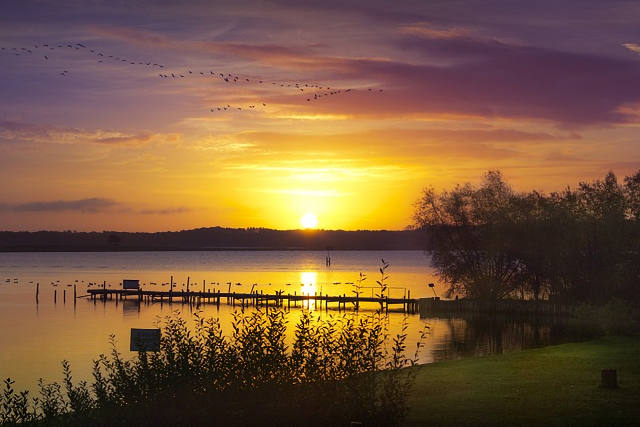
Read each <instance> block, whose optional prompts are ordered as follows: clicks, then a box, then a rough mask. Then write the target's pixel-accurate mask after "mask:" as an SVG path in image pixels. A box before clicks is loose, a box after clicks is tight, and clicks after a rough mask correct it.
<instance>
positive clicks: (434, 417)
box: [406, 337, 640, 427]
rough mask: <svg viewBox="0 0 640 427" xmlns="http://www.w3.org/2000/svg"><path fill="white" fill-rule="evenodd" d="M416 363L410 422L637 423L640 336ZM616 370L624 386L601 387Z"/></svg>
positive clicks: (612, 426)
mask: <svg viewBox="0 0 640 427" xmlns="http://www.w3.org/2000/svg"><path fill="white" fill-rule="evenodd" d="M411 369H417V370H418V373H417V376H416V380H415V386H414V389H413V392H412V393H411V395H410V398H409V407H410V411H409V414H408V416H407V421H406V424H407V425H410V426H425V425H428V426H456V427H458V426H582V427H589V426H608V427H616V426H637V425H638V420H640V405H638V402H640V339H639V338H637V337H636V338H632V337H624V338H623V337H605V338H601V339H597V340H594V341H587V342H581V343H570V344H562V345H558V346H551V347H545V348H538V349H532V350H525V351H519V352H514V353H508V354H504V355H496V356H489V357H478V358H471V359H464V360H455V361H448V362H440V363H434V364H431V365H424V366H421V367H418V368H411ZM601 369H616V370H617V376H618V383H619V388H617V389H605V388H600V387H599V385H600V370H601Z"/></svg>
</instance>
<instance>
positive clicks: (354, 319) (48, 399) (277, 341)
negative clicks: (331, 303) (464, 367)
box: [0, 285, 427, 426]
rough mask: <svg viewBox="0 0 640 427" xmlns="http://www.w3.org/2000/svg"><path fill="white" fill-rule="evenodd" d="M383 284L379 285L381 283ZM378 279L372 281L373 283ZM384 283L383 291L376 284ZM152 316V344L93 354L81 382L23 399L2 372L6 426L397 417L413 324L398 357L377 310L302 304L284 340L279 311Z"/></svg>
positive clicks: (340, 421) (397, 345) (402, 410)
mask: <svg viewBox="0 0 640 427" xmlns="http://www.w3.org/2000/svg"><path fill="white" fill-rule="evenodd" d="M382 286H383V285H382ZM382 286H381V288H382ZM382 292H384V291H382ZM194 322H195V325H194V327H193V328H189V325H188V322H187V321H186V320H185V319H183V318H181V317H180V316H179V315H178V313H174V314H173V315H171V316H168V317H166V318H164V319H162V320H160V321H159V324H158V326H159V327H160V328H161V330H162V337H161V341H160V350H159V351H157V352H138V353H137V356H136V357H134V358H132V359H127V358H125V357H124V356H123V355H122V354H121V353H120V352H119V351H118V350H117V347H116V341H115V337H114V336H112V337H111V342H112V351H111V353H110V354H106V355H105V354H102V355H100V356H99V357H98V358H97V359H96V360H95V361H94V362H93V381H92V382H91V383H90V384H89V383H87V382H79V383H77V384H74V382H73V381H72V376H71V367H70V366H69V363H68V362H66V361H64V362H63V363H62V365H63V374H64V379H63V383H62V384H57V383H45V382H44V381H42V380H40V383H39V384H40V393H39V396H37V397H31V396H30V394H29V393H28V392H26V391H24V392H21V393H18V392H16V391H14V390H13V388H12V384H13V383H12V382H11V381H10V380H9V379H7V380H6V381H5V384H4V390H3V391H2V393H1V394H0V395H1V397H0V423H1V424H2V425H13V424H20V423H29V424H34V425H134V424H135V425H139V426H140V425H205V424H206V425H267V426H270V425H323V426H333V425H349V422H350V421H360V422H362V423H363V424H364V425H398V424H401V423H402V420H403V418H404V415H405V414H406V411H407V406H406V402H407V394H408V393H409V391H410V389H411V386H412V383H413V379H414V377H413V376H414V373H415V370H412V369H401V368H404V367H407V366H411V365H414V364H415V363H416V361H417V358H418V352H419V351H420V348H421V346H422V343H423V341H424V339H425V336H426V333H427V328H426V327H425V329H423V330H422V332H421V336H420V337H419V339H418V344H417V346H416V349H415V351H414V352H411V353H412V354H411V355H410V356H409V355H407V353H408V351H407V348H406V347H407V346H406V340H407V332H406V330H407V324H406V320H405V322H404V324H403V327H402V330H401V332H400V333H399V334H397V335H395V336H390V333H389V325H388V319H387V317H385V316H384V315H383V314H382V313H381V312H375V313H367V314H363V313H360V314H357V313H352V314H347V315H344V316H340V317H333V316H329V317H328V318H325V319H321V318H319V317H315V316H314V315H313V314H311V313H309V312H303V313H302V315H301V318H300V319H299V321H298V322H297V323H296V324H295V325H294V331H293V337H292V343H287V340H286V336H287V329H288V327H289V323H288V314H287V312H285V311H282V310H269V311H268V312H265V311H261V310H257V311H252V312H248V313H245V312H236V313H235V314H234V317H233V321H232V333H231V334H230V335H225V334H223V331H222V327H221V325H220V321H219V320H218V319H216V318H203V317H201V315H199V314H196V315H195V319H194Z"/></svg>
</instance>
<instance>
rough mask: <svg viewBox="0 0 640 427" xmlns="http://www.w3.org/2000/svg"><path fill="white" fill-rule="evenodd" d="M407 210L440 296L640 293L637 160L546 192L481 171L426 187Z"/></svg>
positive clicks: (572, 298)
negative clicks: (424, 237)
mask: <svg viewBox="0 0 640 427" xmlns="http://www.w3.org/2000/svg"><path fill="white" fill-rule="evenodd" d="M414 220H415V227H416V228H417V229H423V230H429V245H428V252H429V253H430V254H431V257H432V265H433V266H434V267H435V268H436V270H437V272H438V274H439V277H440V278H441V279H442V280H443V281H444V282H446V284H447V285H448V291H447V295H448V296H449V297H452V296H455V295H459V296H463V297H467V298H474V299H485V300H498V299H505V298H522V299H536V300H537V299H547V300H551V301H555V302H560V303H602V302H607V301H611V300H612V299H621V300H626V301H632V302H640V283H639V282H640V170H639V171H638V172H636V173H635V174H633V175H630V176H627V177H625V178H624V180H623V182H618V179H617V177H616V176H615V175H614V173H613V172H609V173H608V174H607V175H606V176H605V177H604V178H603V179H596V180H594V181H592V182H581V183H579V185H578V186H577V187H576V188H573V189H572V188H570V187H567V188H566V189H565V190H563V191H559V192H553V193H550V194H545V193H542V192H539V191H529V192H516V191H514V190H513V188H512V187H511V186H510V185H509V184H508V183H507V182H506V181H505V179H504V177H503V175H502V173H501V172H500V171H489V172H487V173H486V174H485V176H484V179H483V180H482V182H481V183H480V184H479V185H472V184H468V183H467V184H461V185H457V186H455V187H454V188H453V189H451V190H448V191H442V192H436V191H435V190H434V189H433V188H426V189H425V190H424V191H423V193H422V195H421V197H420V199H419V200H418V202H417V203H416V209H415V214H414Z"/></svg>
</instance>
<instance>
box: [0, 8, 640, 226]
mask: <svg viewBox="0 0 640 427" xmlns="http://www.w3.org/2000/svg"><path fill="white" fill-rule="evenodd" d="M639 22H640V3H639V2H631V1H617V0H611V1H592V0H579V1H558V0H552V1H546V0H545V1H535V2H533V1H530V2H520V1H512V0H505V1H451V0H446V1H427V0H418V1H380V0H369V1H350V2H345V1H333V0H323V1H314V2H302V1H294V0H289V1H238V0H234V1H229V2H223V1H204V0H203V1H189V2H187V1H184V2H183V1H181V2H178V1H131V0H130V1H124V0H104V1H102V0H95V1H90V2H88V1H81V0H69V1H53V0H50V1H49V0H39V1H16V0H7V1H2V2H1V3H0V47H2V48H4V49H3V50H0V65H1V67H0V96H1V102H0V229H3V230H39V229H49V230H67V229H72V230H123V231H159V230H180V229H187V228H195V227H208V226H216V225H220V226H229V227H252V226H255V227H270V228H279V229H291V228H299V227H300V226H301V224H300V218H301V217H302V216H303V215H304V214H306V213H312V214H314V215H315V216H316V217H317V219H318V227H321V228H326V229H338V228H340V229H365V228H366V229H383V228H384V229H402V228H404V227H406V226H407V225H409V224H410V223H411V215H412V210H413V207H412V204H413V202H414V201H415V200H416V199H417V198H418V196H419V193H420V190H421V189H422V188H423V187H425V186H433V187H435V188H436V189H442V188H447V187H450V186H452V185H454V184H456V183H461V182H466V181H471V182H477V181H478V180H479V179H480V178H481V176H482V174H483V173H484V172H485V171H486V170H488V169H500V170H502V171H503V173H504V174H505V176H506V177H507V179H508V180H509V181H510V182H511V183H512V184H513V185H514V187H515V188H516V189H517V190H531V189H538V190H543V191H547V192H548V191H553V190H559V189H562V188H563V187H565V186H566V185H575V184H577V183H578V182H579V181H580V180H591V179H594V178H597V177H602V176H603V175H604V174H605V173H606V172H607V171H609V170H613V171H614V172H615V173H616V174H617V175H618V176H619V177H624V176H625V175H628V174H631V173H633V172H634V171H636V170H637V169H638V168H640V143H639V142H640V141H639V138H640V137H639V132H638V131H639V128H638V119H639V118H640V25H639ZM44 44H47V45H48V46H47V47H44V46H43V45H44ZM58 45H62V46H63V47H61V48H59V47H57V46H58ZM69 45H70V46H72V47H68V46H69ZM36 46H38V47H36ZM13 48H16V49H15V50H14V49H13ZM21 48H25V49H28V50H29V51H30V52H29V51H27V50H25V49H21ZM51 48H53V50H51ZM91 50H93V51H94V52H91ZM99 54H101V55H99ZM45 56H47V58H45ZM109 56H112V58H110V57H109ZM116 57H117V58H120V59H118V60H116V59H115V58H116ZM99 61H102V62H99ZM131 62H133V63H134V64H131ZM147 63H149V64H151V65H146V64H147ZM153 64H159V65H163V66H164V67H162V68H161V67H159V65H155V66H154V65H153ZM189 71H191V74H189ZM201 72H202V73H203V74H200V73H201ZM211 72H213V73H214V74H215V75H212V74H211ZM171 73H173V74H174V75H175V76H176V77H171ZM220 73H222V74H223V75H224V77H226V78H227V79H229V82H226V81H225V80H224V79H223V78H221V77H220V76H219V74H220ZM229 74H231V76H229ZM160 75H168V76H169V77H160ZM180 75H184V76H185V77H180ZM236 76H237V77H238V78H237V81H235V82H234V80H233V79H234V77H236ZM247 79H248V80H249V81H247ZM260 81H262V83H260ZM274 83H275V84H274ZM296 84H297V85H298V87H296ZM305 85H306V86H305ZM311 86H321V87H322V88H323V89H318V88H317V87H313V88H311ZM327 87H329V88H331V89H326V88H327ZM300 89H304V90H303V91H301V90H300ZM347 89H351V91H349V92H345V91H346V90H347ZM369 89H371V90H369ZM338 90H340V93H336V94H335V95H326V96H322V97H319V98H318V99H313V98H314V94H315V95H316V96H317V95H321V94H326V93H330V92H337V91H338ZM380 90H382V91H380ZM309 98H310V99H311V101H307V99H309ZM263 104H266V105H263ZM227 105H230V106H231V107H228V109H227V111H224V109H222V110H221V111H218V107H226V106H227ZM250 105H253V106H255V107H249V106H250ZM238 107H240V108H242V110H238ZM211 109H213V110H214V111H213V112H211V111H210V110H211Z"/></svg>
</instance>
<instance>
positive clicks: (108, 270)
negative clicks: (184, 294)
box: [0, 251, 569, 388]
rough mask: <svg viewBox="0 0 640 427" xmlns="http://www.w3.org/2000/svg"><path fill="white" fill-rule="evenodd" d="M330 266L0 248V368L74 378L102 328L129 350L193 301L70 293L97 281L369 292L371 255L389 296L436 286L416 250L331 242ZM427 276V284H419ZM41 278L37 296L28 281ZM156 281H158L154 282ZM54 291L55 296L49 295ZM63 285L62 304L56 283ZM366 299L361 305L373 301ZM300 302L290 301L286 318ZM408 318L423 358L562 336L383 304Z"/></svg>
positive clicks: (399, 318)
mask: <svg viewBox="0 0 640 427" xmlns="http://www.w3.org/2000/svg"><path fill="white" fill-rule="evenodd" d="M330 255H331V266H330V267H327V266H326V256H327V253H326V252H312V251H216V252H107V253H105V252H89V253H75V252H62V253H0V325H1V327H0V377H11V378H12V379H15V380H16V382H17V384H16V386H17V387H18V388H27V387H28V388H32V387H33V386H34V385H35V383H36V381H37V379H38V378H40V377H44V378H45V379H47V380H49V381H51V380H59V379H60V372H61V370H60V361H61V360H63V359H67V360H69V361H70V362H71V364H72V369H73V374H74V378H75V379H90V367H91V363H90V362H91V360H92V359H94V358H95V357H96V356H97V355H98V354H100V353H104V352H108V351H110V347H109V344H108V337H109V335H110V334H115V335H116V337H117V339H118V348H119V350H120V351H122V352H124V353H125V355H132V353H129V351H128V344H129V332H130V328H149V327H153V326H154V323H155V322H156V321H157V319H158V318H159V317H161V316H166V315H169V314H171V313H172V312H179V313H180V315H181V316H185V317H187V318H192V316H193V312H194V311H196V310H197V309H196V308H195V307H191V306H189V305H183V304H181V303H180V302H174V303H173V304H171V305H169V304H166V303H165V304H160V303H151V304H142V305H140V304H138V303H137V302H136V301H135V300H132V299H129V300H127V301H123V302H121V303H119V304H117V305H116V303H115V301H106V302H101V301H98V302H94V301H91V300H89V299H88V298H80V299H78V300H76V301H75V304H74V301H73V296H72V295H73V286H74V285H75V286H76V289H77V292H78V295H85V294H86V290H87V289H88V288H89V287H92V286H95V284H97V283H99V284H102V283H103V282H106V284H107V285H106V286H107V287H111V288H119V287H120V283H121V282H122V280H123V279H139V280H140V281H141V283H142V284H143V288H144V289H159V290H168V285H166V284H167V283H169V282H170V281H171V279H172V278H173V281H174V283H175V284H176V285H175V286H176V288H177V289H178V290H180V289H182V288H186V283H187V280H188V281H189V284H190V288H191V289H192V290H194V289H195V290H200V289H202V288H205V289H207V290H217V289H220V290H222V291H226V290H227V289H229V287H231V289H232V290H234V291H236V292H249V291H250V289H251V288H252V287H254V289H257V290H260V291H262V292H265V293H273V292H275V291H276V290H279V291H280V290H281V291H284V292H285V293H291V294H293V293H294V292H295V293H304V294H314V293H322V294H330V295H336V294H348V295H349V294H351V295H352V292H353V291H354V289H355V288H354V286H355V283H357V282H358V280H362V277H361V275H360V273H363V274H364V275H365V276H364V277H365V278H364V280H362V282H361V292H362V293H363V294H364V295H370V294H372V293H375V292H376V288H377V284H376V280H379V279H380V272H379V271H378V269H379V267H380V260H381V259H382V258H384V259H385V261H387V262H389V263H390V267H389V268H388V270H387V273H388V275H389V279H388V280H387V283H388V285H389V287H390V296H392V297H400V296H405V295H408V294H410V295H411V296H412V297H426V296H433V295H434V292H435V293H437V294H442V293H443V292H444V289H443V288H442V286H440V285H439V284H438V282H437V278H436V276H435V272H434V270H433V268H432V267H431V266H430V264H429V259H428V258H427V257H426V256H425V254H424V253H423V252H421V251H386V252H385V251H332V252H331V254H330ZM229 282H230V283H232V285H228V283H229ZM431 282H435V283H436V287H435V288H434V289H431V288H429V287H427V286H426V284H427V283H431ZM36 283H40V295H39V303H38V304H36V302H35V286H36ZM163 284H165V285H164V286H163ZM54 290H55V291H56V293H57V302H56V303H54V296H53V295H54ZM65 290H66V303H65V302H64V296H63V295H64V291H65ZM374 308H375V306H370V307H364V309H365V310H364V312H365V313H366V311H367V309H374ZM309 309H311V310H313V311H315V313H316V314H317V315H318V316H328V315H332V316H339V315H340V313H339V312H338V311H337V310H329V312H328V313H325V311H324V310H315V307H314V306H313V304H312V305H311V307H309ZM199 310H201V311H202V315H204V316H214V317H220V318H221V320H222V324H223V327H224V328H226V330H227V331H228V330H229V329H230V327H229V326H230V322H231V317H232V314H233V312H234V310H236V308H233V307H231V306H227V305H225V304H222V305H221V306H220V308H219V309H218V308H217V307H216V306H214V305H206V304H204V305H202V306H201V307H200V309H199ZM300 313H301V311H300V309H292V311H291V313H290V314H289V322H290V323H291V324H292V326H293V324H294V323H295V322H296V320H297V319H298V317H299V315H300ZM403 321H406V322H407V323H408V326H409V329H408V332H409V339H408V340H409V348H410V349H411V350H413V348H414V347H415V344H416V338H417V336H418V334H419V331H420V330H421V329H422V328H423V327H424V325H428V326H429V327H430V334H429V336H428V337H427V339H426V342H425V348H424V350H423V351H422V353H421V355H420V361H421V362H424V363H428V362H432V361H435V360H441V359H449V358H457V357H463V356H471V355H478V354H491V353H496V352H502V351H509V350H516V349H519V348H522V347H530V346H537V345H544V344H547V343H550V342H559V341H562V340H564V339H568V338H569V334H567V333H566V330H565V329H563V328H561V327H558V325H557V322H555V321H537V322H533V321H531V320H528V319H506V318H494V319H490V320H486V319H477V318H421V317H420V316H419V315H418V314H413V315H405V314H403V313H400V312H397V313H396V312H392V313H389V324H390V330H391V332H397V331H399V330H400V328H401V325H402V323H403Z"/></svg>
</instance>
